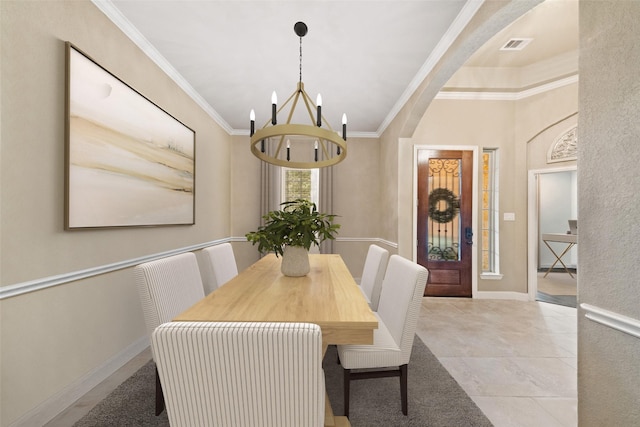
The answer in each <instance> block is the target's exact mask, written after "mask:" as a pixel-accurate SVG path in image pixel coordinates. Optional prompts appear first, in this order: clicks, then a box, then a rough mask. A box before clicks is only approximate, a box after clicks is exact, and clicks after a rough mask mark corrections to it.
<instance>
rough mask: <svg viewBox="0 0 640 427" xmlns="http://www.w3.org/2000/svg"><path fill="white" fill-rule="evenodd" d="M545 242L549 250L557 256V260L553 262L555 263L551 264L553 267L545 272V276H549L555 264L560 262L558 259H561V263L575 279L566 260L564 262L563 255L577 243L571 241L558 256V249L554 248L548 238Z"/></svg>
mask: <svg viewBox="0 0 640 427" xmlns="http://www.w3.org/2000/svg"><path fill="white" fill-rule="evenodd" d="M543 242H544V244H545V245H547V247H548V248H549V250H550V251H551V253H552V254H553V255H554V256H555V257H556V260H555V261H554V262H553V264H551V267H549V269H548V270H547V272H546V273H545V274H544V277H547V274H549V272H550V271H551V269H553V267H555V265H556V264H557V263H558V261H560V264H562V267H564V271H566V272H567V273H569V276H571V278H572V279H574V277H573V274H571V272H570V271H569V269H568V268H567V266H566V265H565V264H564V262H562V257H563V256H564V255H565V254H566V253H567V252H568V251H569V249H571V248H572V247H573V246H574V245H575V243H569V244H568V245H567V247H566V248H565V249H564V251H562V253H561V254H560V256H558V254H557V253H556V251H554V250H553V248H552V247H551V246H550V245H549V244H548V243H547V241H546V240H543Z"/></svg>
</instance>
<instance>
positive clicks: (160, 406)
mask: <svg viewBox="0 0 640 427" xmlns="http://www.w3.org/2000/svg"><path fill="white" fill-rule="evenodd" d="M162 411H164V394H163V393H162V384H160V375H159V374H158V368H157V367H156V416H158V415H160V414H161V413H162Z"/></svg>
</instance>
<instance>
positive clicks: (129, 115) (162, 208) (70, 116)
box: [65, 42, 195, 230]
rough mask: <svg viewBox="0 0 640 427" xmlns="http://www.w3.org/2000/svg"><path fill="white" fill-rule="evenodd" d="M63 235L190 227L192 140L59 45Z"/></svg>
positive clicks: (139, 98) (155, 110)
mask: <svg viewBox="0 0 640 427" xmlns="http://www.w3.org/2000/svg"><path fill="white" fill-rule="evenodd" d="M66 56H67V58H66V59H67V61H66V66H67V70H66V71H67V93H66V95H67V99H66V113H67V114H66V120H67V123H66V141H65V142H66V171H65V172H66V176H65V181H66V188H65V198H66V215H65V229H67V230H71V229H85V228H99V227H140V226H159V225H190V224H194V223H195V212H194V210H195V209H194V208H195V132H194V131H193V130H191V129H190V128H188V127H187V126H185V125H184V124H183V123H181V122H180V121H178V120H177V119H176V118H174V117H173V116H171V115H170V114H169V113H167V112H166V111H164V110H163V109H161V108H159V107H158V106H157V105H156V104H154V103H153V102H151V101H150V100H148V99H147V98H146V97H144V96H143V95H142V94H140V93H139V92H137V91H136V90H134V89H133V88H131V87H130V86H129V85H127V84H126V83H124V82H123V81H122V80H120V79H118V78H117V77H115V76H114V75H113V74H111V73H110V72H108V71H107V70H106V69H104V68H102V67H101V66H100V65H98V64H97V63H96V62H94V61H93V60H92V59H90V58H89V57H88V56H86V55H85V54H84V53H82V52H81V51H80V50H78V49H77V48H76V47H75V46H73V45H72V44H71V43H69V42H67V43H66Z"/></svg>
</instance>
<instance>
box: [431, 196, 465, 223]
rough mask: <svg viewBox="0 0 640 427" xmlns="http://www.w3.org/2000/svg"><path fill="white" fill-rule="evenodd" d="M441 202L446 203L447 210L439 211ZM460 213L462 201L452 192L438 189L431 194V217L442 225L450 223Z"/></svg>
mask: <svg viewBox="0 0 640 427" xmlns="http://www.w3.org/2000/svg"><path fill="white" fill-rule="evenodd" d="M441 201H444V202H446V204H447V207H446V209H445V210H442V211H441V210H438V205H439V204H440V202H441ZM458 212H460V199H458V198H457V197H456V195H455V194H453V192H452V191H451V190H448V189H446V188H436V189H435V190H433V191H432V192H431V194H429V217H430V218H431V219H432V220H433V221H435V222H438V223H440V224H444V223H447V222H450V221H451V220H452V219H453V218H455V217H456V215H458Z"/></svg>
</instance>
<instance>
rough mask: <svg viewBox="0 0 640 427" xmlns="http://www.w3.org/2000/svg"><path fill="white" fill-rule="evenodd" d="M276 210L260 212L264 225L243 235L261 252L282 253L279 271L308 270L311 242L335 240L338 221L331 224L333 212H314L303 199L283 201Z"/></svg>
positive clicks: (301, 273) (295, 272)
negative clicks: (280, 207) (262, 214)
mask: <svg viewBox="0 0 640 427" xmlns="http://www.w3.org/2000/svg"><path fill="white" fill-rule="evenodd" d="M280 206H282V209H281V210H279V211H271V212H269V213H267V214H266V215H264V216H263V217H262V218H263V219H264V221H265V223H264V225H262V226H260V227H258V230H257V231H252V232H250V233H247V234H246V237H247V240H248V241H249V242H251V243H252V244H253V245H255V244H256V243H257V244H258V250H259V251H260V252H261V253H266V252H275V254H276V256H280V255H282V267H281V270H282V274H284V275H285V276H304V275H306V274H307V273H308V272H309V255H308V251H309V249H310V248H311V245H316V246H318V245H320V243H321V242H323V241H325V240H333V239H335V235H336V234H337V233H338V229H339V228H340V224H334V223H333V220H334V219H335V217H336V215H333V214H326V213H322V212H318V209H317V207H316V204H315V203H312V202H310V201H308V200H305V199H297V200H293V201H290V202H284V203H282V204H281V205H280Z"/></svg>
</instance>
